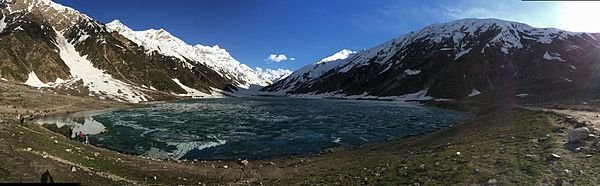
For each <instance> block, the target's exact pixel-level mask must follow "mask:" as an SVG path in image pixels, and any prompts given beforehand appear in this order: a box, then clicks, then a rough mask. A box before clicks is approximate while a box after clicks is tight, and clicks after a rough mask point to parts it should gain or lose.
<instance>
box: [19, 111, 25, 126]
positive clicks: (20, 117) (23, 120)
mask: <svg viewBox="0 0 600 186" xmlns="http://www.w3.org/2000/svg"><path fill="white" fill-rule="evenodd" d="M19 122H21V125H23V123H25V116H23V115H22V114H19Z"/></svg>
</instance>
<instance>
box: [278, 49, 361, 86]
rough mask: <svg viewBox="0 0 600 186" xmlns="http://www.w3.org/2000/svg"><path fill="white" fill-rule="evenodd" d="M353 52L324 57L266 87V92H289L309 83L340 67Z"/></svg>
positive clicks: (344, 50) (345, 50) (342, 52)
mask: <svg viewBox="0 0 600 186" xmlns="http://www.w3.org/2000/svg"><path fill="white" fill-rule="evenodd" d="M355 53H356V52H355V51H352V50H348V49H342V50H340V51H338V52H336V53H335V54H332V55H331V56H328V57H325V58H323V59H321V60H319V61H318V62H316V63H313V64H310V65H307V66H305V67H302V68H300V69H298V70H296V71H294V72H293V73H292V74H290V75H289V76H287V77H286V78H285V79H282V80H281V81H280V82H277V83H276V84H274V85H272V86H269V87H267V89H266V90H271V91H272V90H284V91H287V90H290V89H293V88H294V87H295V86H297V85H299V84H302V83H306V82H310V81H311V80H313V79H315V78H318V77H320V76H321V75H323V74H325V73H326V72H329V71H331V70H334V69H335V68H337V67H339V66H340V63H341V62H343V61H344V59H346V58H348V57H350V56H351V55H353V54H355Z"/></svg>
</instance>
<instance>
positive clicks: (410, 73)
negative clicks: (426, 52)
mask: <svg viewBox="0 0 600 186" xmlns="http://www.w3.org/2000/svg"><path fill="white" fill-rule="evenodd" d="M404 73H405V74H406V75H409V76H414V75H417V74H420V73H421V70H411V69H406V70H404Z"/></svg>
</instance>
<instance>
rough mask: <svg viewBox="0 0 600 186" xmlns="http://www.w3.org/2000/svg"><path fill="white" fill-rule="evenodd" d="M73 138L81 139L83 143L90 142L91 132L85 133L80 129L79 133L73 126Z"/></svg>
mask: <svg viewBox="0 0 600 186" xmlns="http://www.w3.org/2000/svg"><path fill="white" fill-rule="evenodd" d="M71 139H73V140H79V142H81V143H85V144H89V143H90V138H89V134H85V135H83V132H81V131H79V133H77V132H75V131H74V129H73V128H71Z"/></svg>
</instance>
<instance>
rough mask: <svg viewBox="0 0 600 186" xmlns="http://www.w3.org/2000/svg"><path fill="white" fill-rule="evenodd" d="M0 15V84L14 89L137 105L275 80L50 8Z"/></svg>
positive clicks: (34, 0)
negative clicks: (27, 87)
mask: <svg viewBox="0 0 600 186" xmlns="http://www.w3.org/2000/svg"><path fill="white" fill-rule="evenodd" d="M0 12H1V14H0V78H2V80H5V81H9V82H12V83H23V84H27V85H30V86H33V87H39V88H50V89H54V90H55V91H57V92H59V93H64V94H69V95H79V96H94V97H99V98H102V99H112V100H118V101H127V102H140V101H150V100H160V99H171V98H172V97H173V96H195V97H211V96H221V95H222V91H233V90H235V89H236V87H243V88H246V87H249V86H250V85H252V84H257V85H262V86H265V85H268V84H270V83H271V82H272V80H273V79H272V78H277V76H276V75H274V74H273V72H271V71H269V70H267V71H266V72H265V73H266V74H259V73H258V72H256V71H254V70H253V69H251V68H250V67H248V66H246V65H244V64H241V63H240V62H238V61H237V60H235V59H234V58H233V57H232V56H231V55H230V54H229V53H228V52H227V51H226V50H224V49H221V48H219V47H218V46H212V47H209V46H202V45H195V46H191V45H188V44H186V43H185V42H183V41H182V40H180V39H178V38H176V37H174V36H173V35H171V34H170V33H168V32H167V31H165V30H162V29H160V30H147V31H132V30H131V29H129V28H128V27H127V26H125V25H123V24H122V23H120V22H118V21H115V22H112V23H111V24H110V25H109V27H107V26H105V25H104V24H102V23H100V22H98V21H96V20H94V19H93V18H91V17H89V16H87V15H85V14H82V13H81V12H79V11H77V10H75V9H72V8H69V7H65V6H62V5H60V4H57V3H55V2H53V1H51V0H0ZM114 31H117V32H114ZM274 72H279V71H274Z"/></svg>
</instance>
